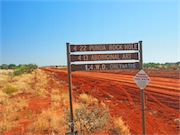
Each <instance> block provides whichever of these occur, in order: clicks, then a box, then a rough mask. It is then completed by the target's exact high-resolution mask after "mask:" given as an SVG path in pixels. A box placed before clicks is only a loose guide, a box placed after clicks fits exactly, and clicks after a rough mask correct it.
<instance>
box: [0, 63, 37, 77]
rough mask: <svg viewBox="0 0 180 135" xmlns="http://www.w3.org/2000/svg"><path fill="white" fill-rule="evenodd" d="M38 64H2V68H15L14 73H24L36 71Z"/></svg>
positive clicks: (0, 67)
mask: <svg viewBox="0 0 180 135" xmlns="http://www.w3.org/2000/svg"><path fill="white" fill-rule="evenodd" d="M37 67H38V66H37V65H36V64H19V65H15V64H9V65H7V64H2V65H1V66H0V69H13V70H14V72H13V75H21V74H23V73H31V72H32V71H34V70H35V69H36V68H37Z"/></svg>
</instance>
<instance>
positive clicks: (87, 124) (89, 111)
mask: <svg viewBox="0 0 180 135" xmlns="http://www.w3.org/2000/svg"><path fill="white" fill-rule="evenodd" d="M95 99H96V98H93V97H92V96H90V95H86V94H81V95H80V96H79V103H77V104H78V105H77V106H74V110H75V113H74V114H75V116H74V125H75V130H76V131H78V133H80V134H89V133H93V132H101V131H106V130H108V128H109V123H110V113H109V109H108V107H106V106H104V105H105V104H102V103H98V100H97V99H96V100H95ZM65 114H66V115H65V119H66V120H65V121H66V122H68V121H70V120H69V118H70V116H69V114H70V112H69V110H66V111H65ZM66 124H67V125H69V126H70V125H71V123H66Z"/></svg>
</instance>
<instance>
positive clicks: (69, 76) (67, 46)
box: [66, 43, 74, 134]
mask: <svg viewBox="0 0 180 135" xmlns="http://www.w3.org/2000/svg"><path fill="white" fill-rule="evenodd" d="M66 49H67V65H68V86H69V101H70V122H71V133H72V134H73V133H74V115H73V105H72V89H71V66H70V61H71V59H70V52H69V43H66Z"/></svg>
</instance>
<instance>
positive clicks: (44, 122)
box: [29, 109, 65, 134]
mask: <svg viewBox="0 0 180 135" xmlns="http://www.w3.org/2000/svg"><path fill="white" fill-rule="evenodd" d="M64 123H65V122H64V117H63V116H62V115H58V114H57V113H56V112H55V111H53V110H52V109H48V110H44V111H42V113H41V114H40V115H39V116H38V117H37V119H36V121H35V122H34V123H33V124H32V125H31V126H30V127H29V131H31V132H38V131H41V132H44V133H45V132H47V131H48V133H56V134H63V133H65V130H64V129H65V128H64V126H65V124H64Z"/></svg>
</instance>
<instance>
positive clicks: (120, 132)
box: [111, 117, 131, 135]
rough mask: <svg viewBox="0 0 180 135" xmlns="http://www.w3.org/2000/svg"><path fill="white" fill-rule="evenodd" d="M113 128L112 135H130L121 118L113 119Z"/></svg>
mask: <svg viewBox="0 0 180 135" xmlns="http://www.w3.org/2000/svg"><path fill="white" fill-rule="evenodd" d="M113 123H114V124H113V125H114V126H113V127H112V129H111V133H112V134H117V135H131V132H130V129H129V127H128V126H127V125H126V124H125V122H124V121H123V119H122V117H117V118H114V120H113Z"/></svg>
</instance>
